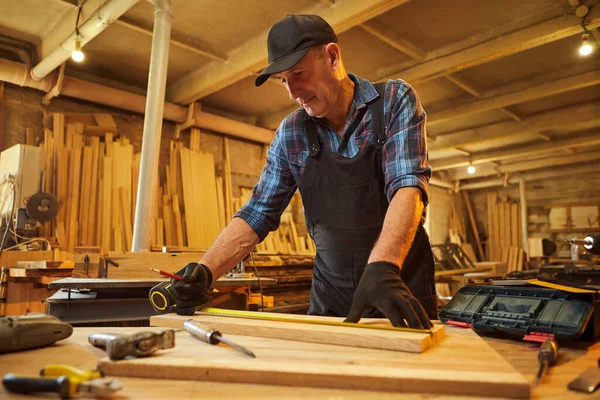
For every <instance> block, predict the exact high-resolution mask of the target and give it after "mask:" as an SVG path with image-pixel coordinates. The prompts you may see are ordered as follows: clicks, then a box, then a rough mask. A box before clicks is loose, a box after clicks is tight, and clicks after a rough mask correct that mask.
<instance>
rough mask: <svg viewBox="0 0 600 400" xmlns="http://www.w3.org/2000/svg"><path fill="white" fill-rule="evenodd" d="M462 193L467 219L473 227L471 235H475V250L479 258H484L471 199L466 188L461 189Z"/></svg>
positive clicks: (481, 259)
mask: <svg viewBox="0 0 600 400" xmlns="http://www.w3.org/2000/svg"><path fill="white" fill-rule="evenodd" d="M461 192H462V194H463V199H464V200H465V204H466V206H467V212H468V214H469V221H470V222H471V228H472V229H473V235H474V236H475V243H477V252H478V254H479V260H480V261H483V260H485V258H484V254H483V247H481V241H480V240H479V229H477V221H476V220H475V215H474V214H473V208H472V207H471V199H469V193H467V191H466V190H461Z"/></svg>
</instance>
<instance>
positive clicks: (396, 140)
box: [235, 74, 431, 241]
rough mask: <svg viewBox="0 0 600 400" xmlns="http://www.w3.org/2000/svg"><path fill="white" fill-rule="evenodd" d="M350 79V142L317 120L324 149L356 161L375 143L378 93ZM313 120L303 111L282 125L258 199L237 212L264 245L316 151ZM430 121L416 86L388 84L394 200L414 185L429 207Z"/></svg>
mask: <svg viewBox="0 0 600 400" xmlns="http://www.w3.org/2000/svg"><path fill="white" fill-rule="evenodd" d="M349 75H350V78H351V79H352V80H353V81H354V83H355V90H354V93H355V96H354V101H353V103H352V105H351V107H350V111H349V113H348V118H347V120H346V124H345V126H344V138H346V136H348V138H347V140H342V139H341V138H340V136H339V135H338V134H337V133H336V132H335V131H334V130H333V129H332V128H330V127H329V126H328V125H327V123H326V122H325V120H323V119H320V118H313V120H315V121H316V124H315V125H316V127H317V133H318V135H319V141H320V142H321V146H322V150H324V151H336V152H338V153H339V154H340V155H342V156H344V157H348V158H352V157H354V156H355V155H356V154H357V153H358V152H359V151H360V149H362V148H363V147H365V146H366V145H369V144H372V143H374V142H375V139H376V138H375V134H374V131H373V126H372V124H371V117H372V113H371V111H370V110H369V109H368V108H367V104H368V103H370V102H371V101H373V100H375V99H376V98H377V96H378V94H377V91H376V90H375V88H374V87H373V85H372V84H371V82H369V81H366V80H364V79H362V78H360V77H358V76H355V75H353V74H349ZM308 118H312V117H309V116H308V114H307V113H306V112H305V111H304V110H303V109H298V110H296V111H295V112H293V113H292V114H290V115H289V116H287V117H286V118H285V119H284V120H283V121H282V122H281V124H280V125H279V128H278V129H277V131H276V132H275V137H274V138H273V141H272V142H271V146H270V148H269V151H268V153H267V160H266V165H265V167H264V168H263V170H262V173H261V176H260V180H259V181H258V183H257V184H256V186H254V189H253V190H252V197H251V198H250V200H249V201H248V202H247V203H246V204H245V205H244V206H243V207H242V208H241V209H240V210H239V211H238V212H237V213H236V214H235V216H236V217H240V218H243V219H244V220H245V221H246V222H247V223H248V224H249V225H250V226H251V227H252V229H253V230H254V231H255V232H256V234H257V235H258V236H259V238H260V240H261V241H262V240H263V239H264V238H265V237H266V236H267V234H268V233H269V232H270V231H274V230H276V229H277V228H278V226H279V220H280V217H281V214H282V213H283V211H284V210H285V208H286V207H287V205H288V204H289V202H290V199H291V198H292V196H293V194H294V192H295V191H296V189H297V187H298V185H299V184H300V182H301V181H302V175H303V173H304V168H305V167H306V164H307V162H308V158H309V153H310V150H309V146H308V138H307V136H306V133H305V131H304V125H305V121H306V120H308ZM357 118H361V119H362V123H360V124H358V127H357V128H356V129H355V130H354V131H353V132H347V129H348V128H350V126H351V125H352V123H353V121H354V120H355V119H357ZM426 119H427V116H426V114H425V110H424V109H423V107H422V106H421V102H420V100H419V97H418V95H417V93H416V91H415V90H414V89H413V88H412V87H411V86H410V85H408V84H407V83H406V82H404V81H402V80H393V81H391V80H390V81H388V82H387V83H386V86H385V97H384V126H385V131H386V132H385V134H386V138H387V141H386V143H385V144H384V146H383V149H382V151H383V154H382V155H383V157H382V164H383V165H382V168H383V171H384V176H385V190H386V196H387V198H388V201H391V199H392V197H393V196H394V194H395V193H396V191H397V190H398V189H399V188H402V187H409V186H411V187H418V188H420V189H421V192H422V198H423V202H424V204H425V205H427V202H428V198H427V186H428V183H429V179H430V178H431V167H430V166H429V162H428V156H427V140H426V130H425V122H426Z"/></svg>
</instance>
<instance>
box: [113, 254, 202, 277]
mask: <svg viewBox="0 0 600 400" xmlns="http://www.w3.org/2000/svg"><path fill="white" fill-rule="evenodd" d="M203 255H204V253H200V252H197V253H157V252H155V253H130V252H122V251H120V252H118V251H111V252H108V253H107V257H108V258H110V259H111V260H114V261H115V262H117V263H118V264H119V268H112V269H111V270H110V272H109V277H110V278H114V279H118V278H120V279H125V278H136V279H141V278H149V279H156V277H157V274H156V273H155V272H152V271H150V269H149V268H150V267H152V268H158V269H162V270H164V271H168V272H177V271H179V270H180V269H181V268H183V267H184V266H185V265H186V264H188V263H191V262H198V260H200V258H201V257H202V256H203Z"/></svg>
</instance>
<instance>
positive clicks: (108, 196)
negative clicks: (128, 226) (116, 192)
mask: <svg viewBox="0 0 600 400" xmlns="http://www.w3.org/2000/svg"><path fill="white" fill-rule="evenodd" d="M112 176H113V174H112V157H105V158H104V175H103V178H102V179H103V180H104V190H103V196H104V198H103V200H102V203H103V208H102V214H103V215H102V247H103V249H104V251H109V250H110V249H113V248H114V247H113V246H112V243H113V242H112V240H111V235H112V228H111V227H112V224H113V220H112V217H113V215H112Z"/></svg>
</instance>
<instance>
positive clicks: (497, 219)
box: [487, 192, 524, 273]
mask: <svg viewBox="0 0 600 400" xmlns="http://www.w3.org/2000/svg"><path fill="white" fill-rule="evenodd" d="M487 204H488V241H487V257H488V261H503V262H505V263H506V265H507V272H508V273H510V272H512V271H522V270H523V256H524V252H523V247H522V238H521V219H520V217H519V216H520V215H521V214H520V209H519V207H520V205H519V203H518V202H511V201H509V200H508V199H507V198H506V197H503V198H502V199H498V193H497V192H489V193H488V198H487Z"/></svg>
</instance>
